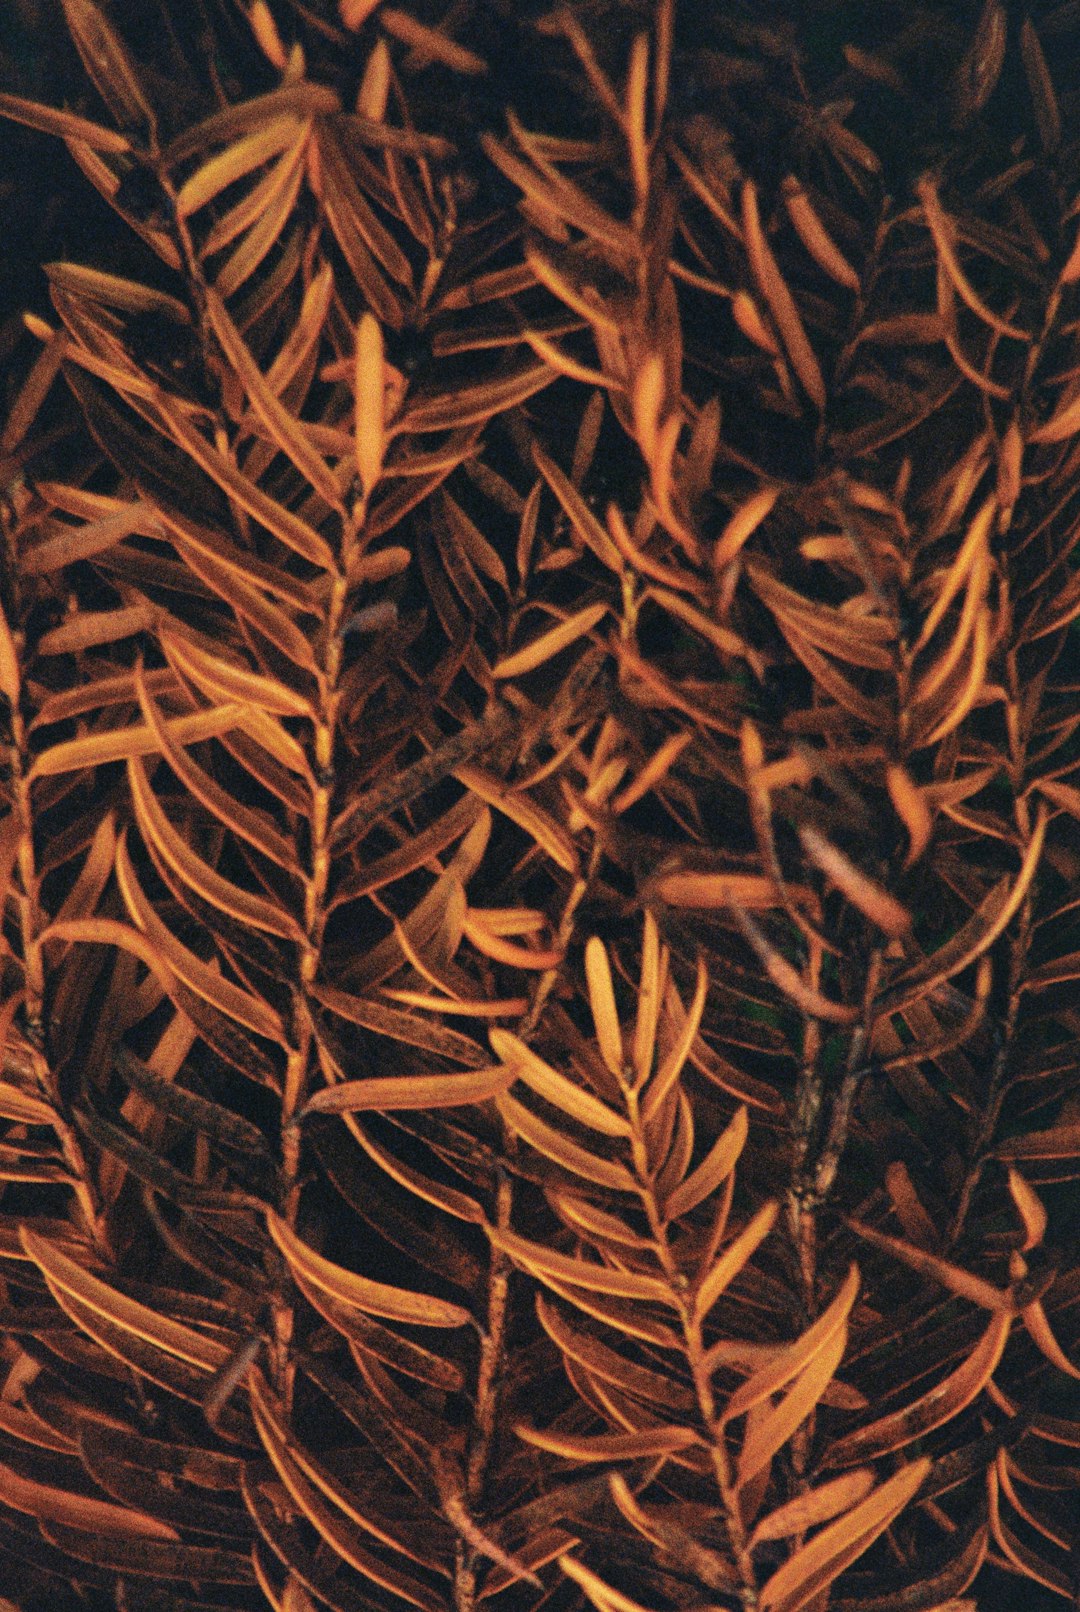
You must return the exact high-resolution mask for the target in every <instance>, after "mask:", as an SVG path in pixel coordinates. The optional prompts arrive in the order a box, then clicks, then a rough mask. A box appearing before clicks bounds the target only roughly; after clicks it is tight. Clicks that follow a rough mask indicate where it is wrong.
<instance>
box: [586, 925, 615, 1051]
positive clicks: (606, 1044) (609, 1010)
mask: <svg viewBox="0 0 1080 1612" xmlns="http://www.w3.org/2000/svg"><path fill="white" fill-rule="evenodd" d="M585 978H586V982H587V984H588V988H589V1006H590V1008H591V1010H592V1016H593V1024H594V1025H595V1027H596V1040H597V1043H598V1045H599V1047H600V1053H601V1056H602V1057H603V1060H604V1062H605V1064H606V1065H607V1067H608V1068H609V1069H610V1071H611V1073H612V1074H613V1075H614V1076H615V1077H616V1079H617V1080H621V1079H622V1077H623V1062H624V1054H623V1044H622V1030H621V1029H620V1027H619V1014H618V1009H617V1008H616V1006H615V989H614V986H613V984H612V980H611V964H610V963H609V962H608V954H607V951H606V950H605V947H604V943H603V941H602V940H600V939H598V937H597V936H596V935H591V936H590V937H589V939H588V940H587V941H586V943H585Z"/></svg>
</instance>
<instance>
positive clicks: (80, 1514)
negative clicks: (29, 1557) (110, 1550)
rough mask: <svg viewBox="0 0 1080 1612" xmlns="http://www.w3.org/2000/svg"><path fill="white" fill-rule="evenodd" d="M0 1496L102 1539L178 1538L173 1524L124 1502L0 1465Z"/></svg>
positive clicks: (17, 1506) (19, 1507)
mask: <svg viewBox="0 0 1080 1612" xmlns="http://www.w3.org/2000/svg"><path fill="white" fill-rule="evenodd" d="M0 1500H3V1502H4V1504H5V1505H8V1506H11V1507H12V1509H13V1510H15V1511H22V1512H28V1513H29V1515H30V1516H31V1517H39V1518H41V1520H42V1521H43V1522H55V1523H61V1524H62V1525H63V1526H65V1527H67V1528H81V1529H84V1530H85V1531H86V1532H87V1533H94V1534H97V1535H98V1536H100V1537H101V1538H105V1539H172V1540H178V1539H179V1538H180V1535H179V1534H178V1533H177V1531H176V1529H175V1528H172V1527H170V1526H169V1524H168V1523H167V1522H163V1521H161V1519H160V1518H158V1517H151V1516H148V1515H147V1513H146V1512H143V1511H130V1510H129V1509H128V1507H127V1506H117V1505H113V1504H112V1502H111V1501H108V1500H94V1499H91V1498H90V1497H89V1496H88V1495H84V1494H69V1493H68V1492H67V1490H65V1489H57V1488H54V1487H53V1485H52V1484H51V1483H39V1482H37V1481H36V1480H35V1479H33V1478H26V1477H23V1475H22V1474H21V1473H19V1472H16V1471H14V1470H13V1469H12V1468H11V1467H7V1466H2V1465H0Z"/></svg>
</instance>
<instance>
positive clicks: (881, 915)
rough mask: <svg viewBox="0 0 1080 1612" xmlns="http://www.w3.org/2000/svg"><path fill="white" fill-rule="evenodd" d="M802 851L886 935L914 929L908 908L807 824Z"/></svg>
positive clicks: (801, 833) (800, 832)
mask: <svg viewBox="0 0 1080 1612" xmlns="http://www.w3.org/2000/svg"><path fill="white" fill-rule="evenodd" d="M799 838H800V839H801V840H802V843H803V849H804V850H805V851H806V854H807V856H809V858H810V860H811V861H812V862H816V863H817V865H818V867H819V868H820V869H821V871H822V873H824V874H825V876H826V877H827V878H828V879H830V880H831V881H832V883H833V884H834V885H835V886H836V888H837V889H838V890H839V891H840V892H841V894H842V895H844V896H846V897H847V899H848V901H850V902H851V905H852V906H853V907H858V909H859V911H860V912H862V913H865V915H866V916H867V917H868V918H869V919H870V920H871V922H873V923H875V924H877V926H878V928H879V929H882V930H884V932H885V933H886V934H887V935H891V936H893V937H897V936H899V935H903V934H906V933H907V931H908V930H909V929H910V928H911V914H910V913H909V912H908V910H907V908H906V907H903V906H901V904H900V902H899V901H897V900H895V899H894V898H893V897H892V896H891V895H889V893H888V891H887V890H883V889H882V887H881V885H880V884H878V883H877V881H876V880H874V879H871V878H868V877H867V875H866V874H865V873H863V872H862V871H861V869H859V868H857V867H856V866H855V864H854V862H852V861H850V860H849V858H848V857H846V856H845V855H844V853H843V851H841V850H839V849H838V847H837V846H835V845H833V844H832V843H831V841H829V840H827V839H826V838H825V836H824V834H820V833H819V832H818V830H817V829H816V828H812V827H811V826H810V825H809V824H805V825H804V826H803V827H802V828H800V829H799Z"/></svg>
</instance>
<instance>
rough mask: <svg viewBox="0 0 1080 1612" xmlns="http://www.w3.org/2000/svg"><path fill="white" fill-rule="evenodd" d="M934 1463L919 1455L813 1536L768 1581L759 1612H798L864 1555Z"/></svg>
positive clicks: (759, 1598)
mask: <svg viewBox="0 0 1080 1612" xmlns="http://www.w3.org/2000/svg"><path fill="white" fill-rule="evenodd" d="M932 1465H933V1463H932V1462H931V1461H930V1460H929V1459H928V1458H927V1457H926V1456H923V1457H922V1459H921V1460H918V1461H913V1462H912V1463H911V1465H910V1466H905V1467H901V1469H900V1471H899V1472H896V1473H894V1474H893V1476H892V1477H891V1478H888V1479H887V1480H886V1481H885V1482H884V1483H883V1484H881V1486H880V1487H879V1488H877V1489H875V1490H874V1492H873V1493H872V1494H870V1495H868V1496H867V1497H866V1499H865V1500H862V1501H860V1502H859V1504H858V1505H857V1506H855V1507H854V1508H853V1509H852V1510H851V1511H849V1512H847V1513H846V1515H844V1516H843V1517H840V1518H839V1519H838V1520H837V1521H836V1522H834V1523H830V1524H829V1526H828V1527H827V1528H823V1529H822V1530H821V1532H820V1534H815V1535H814V1538H813V1539H812V1540H811V1541H810V1543H809V1544H807V1545H803V1547H802V1548H801V1550H797V1551H796V1552H795V1554H794V1555H793V1556H791V1557H790V1558H789V1559H788V1560H787V1561H786V1562H785V1563H784V1565H783V1566H782V1567H780V1568H778V1569H777V1571H776V1572H775V1573H774V1574H773V1575H772V1577H771V1578H770V1579H769V1580H768V1582H767V1583H766V1585H765V1587H764V1588H763V1590H762V1591H761V1594H760V1596H759V1597H758V1605H759V1607H760V1608H761V1612H798V1609H799V1608H800V1607H803V1606H805V1605H806V1604H807V1602H808V1601H812V1600H813V1598H814V1596H815V1595H817V1593H818V1591H819V1590H822V1589H824V1588H825V1587H826V1586H827V1585H829V1584H831V1583H832V1582H833V1580H834V1579H836V1578H838V1577H839V1575H840V1574H841V1573H842V1572H843V1570H844V1568H845V1567H847V1566H848V1564H849V1563H850V1562H853V1561H855V1559H856V1558H857V1557H859V1556H861V1555H862V1553H863V1552H864V1551H865V1550H866V1549H868V1547H869V1546H870V1545H871V1544H873V1542H874V1540H875V1539H876V1538H877V1537H878V1535H879V1534H881V1533H884V1531H885V1529H886V1528H887V1527H888V1526H889V1524H890V1523H891V1522H892V1520H893V1518H894V1517H896V1516H898V1515H899V1513H900V1512H901V1511H902V1510H903V1509H904V1507H905V1506H906V1505H907V1503H908V1501H909V1500H911V1499H913V1498H914V1496H915V1495H916V1494H917V1492H918V1490H919V1489H920V1488H921V1487H922V1484H923V1482H924V1481H925V1479H926V1476H927V1473H928V1472H929V1471H930V1468H931V1466H932Z"/></svg>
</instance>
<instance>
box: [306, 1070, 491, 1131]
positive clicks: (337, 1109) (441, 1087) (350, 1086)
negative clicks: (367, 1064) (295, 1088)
mask: <svg viewBox="0 0 1080 1612" xmlns="http://www.w3.org/2000/svg"><path fill="white" fill-rule="evenodd" d="M513 1079H514V1072H513V1071H512V1070H510V1069H507V1068H505V1067H504V1066H503V1065H500V1064H496V1065H495V1066H494V1067H493V1068H491V1069H474V1070H471V1071H470V1072H469V1073H468V1074H465V1075H453V1074H450V1075H387V1076H384V1077H378V1076H376V1077H375V1078H373V1079H371V1080H346V1081H342V1082H341V1084H340V1085H337V1086H327V1087H325V1088H324V1090H322V1091H320V1092H316V1094H315V1096H314V1097H312V1098H311V1099H310V1100H309V1101H308V1102H307V1103H306V1104H305V1106H304V1109H303V1112H302V1113H301V1114H300V1115H299V1118H301V1119H305V1118H306V1117H307V1115H308V1114H359V1113H363V1112H365V1111H366V1110H369V1109H373V1110H375V1111H376V1112H378V1113H384V1114H388V1113H390V1112H392V1111H394V1110H397V1109H407V1108H423V1109H428V1108H456V1107H458V1106H459V1105H460V1104H462V1103H484V1102H487V1100H488V1099H489V1098H491V1097H496V1096H498V1095H499V1094H500V1093H501V1092H504V1091H505V1090H506V1088H507V1087H508V1086H509V1085H510V1083H511V1081H512V1080H513Z"/></svg>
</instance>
